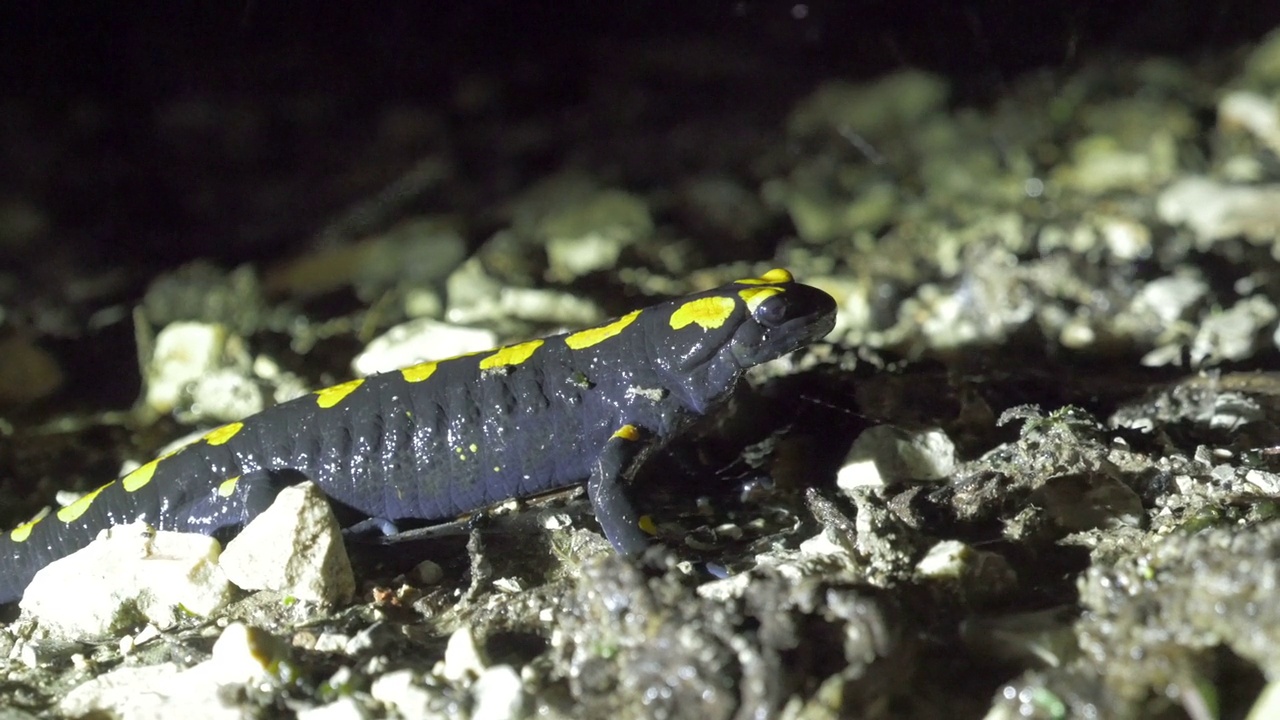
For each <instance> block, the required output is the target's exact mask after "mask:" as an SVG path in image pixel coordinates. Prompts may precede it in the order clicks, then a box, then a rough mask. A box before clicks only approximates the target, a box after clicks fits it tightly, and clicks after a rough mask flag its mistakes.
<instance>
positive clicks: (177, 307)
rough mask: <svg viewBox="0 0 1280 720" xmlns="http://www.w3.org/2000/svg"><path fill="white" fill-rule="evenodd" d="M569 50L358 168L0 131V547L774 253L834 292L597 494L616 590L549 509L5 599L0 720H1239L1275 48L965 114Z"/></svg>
mask: <svg viewBox="0 0 1280 720" xmlns="http://www.w3.org/2000/svg"><path fill="white" fill-rule="evenodd" d="M599 56H600V58H601V61H600V65H599V68H598V69H597V71H596V72H595V73H594V74H593V75H592V82H591V83H589V84H588V85H587V86H586V87H585V89H583V90H581V94H580V95H577V96H575V97H574V98H573V99H572V101H571V102H565V103H563V104H559V105H556V108H557V109H556V111H555V112H549V111H545V110H543V109H542V106H541V105H538V104H537V103H533V102H532V101H529V100H528V98H525V97H523V96H522V95H521V93H520V92H519V89H520V86H519V84H518V83H508V82H505V81H503V80H501V78H502V77H503V76H501V75H495V74H486V73H483V72H477V73H476V74H475V75H474V76H466V75H465V74H460V75H461V79H458V80H457V81H456V83H455V84H454V85H453V86H452V88H451V94H449V96H448V101H447V102H445V103H441V104H427V103H423V104H412V103H402V104H400V105H396V106H389V107H382V108H379V109H378V111H377V113H376V123H371V124H369V125H367V126H364V130H365V131H366V132H365V134H363V135H361V134H359V133H356V132H354V129H353V127H352V126H351V124H350V123H349V122H348V119H347V118H345V117H344V116H343V115H342V113H341V112H340V110H341V107H342V106H340V105H335V104H332V103H331V102H329V103H327V102H326V98H327V97H328V95H327V94H326V92H325V91H323V90H316V89H308V90H299V91H298V92H296V93H294V94H291V95H286V96H284V97H278V98H274V99H271V100H262V99H260V98H248V99H245V98H235V97H232V96H230V95H227V94H221V95H218V94H210V95H208V96H204V95H194V96H177V95H175V96H173V97H171V98H170V99H169V100H168V101H167V102H165V103H160V104H158V105H156V106H155V107H152V108H150V109H149V110H148V112H147V113H146V114H144V115H140V116H130V115H128V114H125V113H123V112H122V111H121V109H120V107H119V106H118V105H108V106H102V105H97V104H94V103H90V102H85V103H82V104H80V105H78V106H74V107H72V108H70V110H71V112H69V113H66V114H61V115H58V116H57V122H52V121H51V118H50V117H49V116H45V115H42V114H41V112H40V111H39V106H38V105H35V104H31V103H26V102H24V101H22V100H20V99H14V100H10V101H8V102H7V103H6V104H5V105H4V106H3V107H0V117H3V119H4V121H5V122H4V125H5V129H4V131H3V135H2V136H0V147H3V152H4V156H5V157H6V165H7V166H8V167H9V168H10V169H9V170H8V171H7V173H8V174H9V175H10V176H11V177H10V181H11V184H10V186H9V188H8V189H7V191H6V193H5V194H4V196H3V198H2V199H0V248H2V250H3V252H4V254H5V255H6V256H7V257H9V258H10V259H11V261H12V262H11V263H10V267H9V269H0V358H2V362H0V489H2V492H3V497H4V498H5V499H4V502H3V506H2V508H0V520H2V521H3V524H4V525H6V526H14V525H17V524H18V523H20V522H23V521H24V520H26V519H28V518H30V517H32V516H33V515H35V514H36V513H37V512H39V511H40V509H41V508H42V507H46V506H48V505H49V504H50V503H53V502H54V501H55V495H57V494H58V493H59V491H63V490H78V491H80V492H83V491H85V490H89V489H92V488H93V487H96V486H98V485H100V484H101V483H102V482H104V481H105V480H107V479H109V478H111V477H115V476H116V475H117V474H118V473H119V472H120V469H121V463H122V462H132V463H134V464H135V465H136V463H138V462H142V461H146V460H147V459H149V458H151V457H154V456H155V455H156V454H158V453H160V452H163V451H164V448H165V446H166V444H167V443H170V442H171V441H174V440H175V439H177V438H179V437H181V436H184V435H188V434H189V433H191V432H193V431H194V432H197V433H202V432H205V431H207V430H208V429H210V428H213V427H216V426H218V425H221V424H223V423H226V422H229V421H232V420H236V419H238V418H240V417H244V416H245V415H248V414H251V413H253V412H256V411H257V410H259V409H261V408H263V407H266V406H269V405H271V404H274V403H276V402H279V401H282V400H285V399H288V398H290V397H296V396H297V395H300V394H302V393H305V392H308V391H310V390H312V389H314V388H317V387H322V386H324V385H327V384H331V383H333V382H336V381H340V380H343V379H345V378H347V377H351V376H352V375H358V374H365V373H369V372H375V371H378V370H382V369H387V368H393V367H398V366H401V365H405V364H409V363H411V362H414V361H415V360H416V359H419V358H422V357H423V356H424V355H429V356H432V357H446V356H450V355H454V354H458V353H461V352H468V351H471V350H475V349H480V348H485V347H491V346H493V345H495V344H500V343H505V342H509V341H516V340H520V339H523V338H528V337H531V336H535V335H538V334H542V333H545V332H551V331H556V330H559V329H562V328H577V327H585V326H589V325H591V324H593V323H598V322H600V321H601V320H603V319H605V318H608V317H611V316H615V315H617V314H620V313H622V312H626V311H628V310H631V309H634V308H637V307H642V306H644V305H646V304H649V303H651V302H654V301H656V300H657V299H661V298H667V297H671V296H675V295H680V294H683V293H687V292H691V291H694V290H699V289H704V288H708V287H713V286H715V285H717V284H719V283H721V282H725V281H728V280H732V279H734V278H738V277H743V276H748V275H754V274H758V273H760V272H762V271H764V270H767V269H768V268H770V267H777V266H782V267H787V268H789V269H790V270H791V271H792V272H793V273H794V274H795V275H796V276H797V277H798V278H799V279H801V280H802V281H804V282H807V283H811V284H814V285H817V286H819V287H821V288H823V289H825V290H826V291H828V292H829V293H831V294H832V295H833V296H834V297H835V298H836V299H837V301H838V303H839V308H840V317H839V321H838V323H837V326H836V329H835V330H834V331H833V332H832V333H831V335H830V336H828V337H827V338H826V339H825V341H823V342H821V343H819V344H817V345H815V346H812V347H809V348H807V349H805V350H802V351H801V352H798V353H796V354H795V355H793V356H791V357H789V358H786V359H783V360H780V361H776V362H774V363H770V364H768V365H766V366H762V367H760V368H757V369H756V370H754V371H753V372H752V373H751V375H750V388H749V389H745V390H744V391H743V392H741V393H739V394H738V396H736V397H735V399H734V401H733V402H732V403H731V404H730V406H729V407H728V408H727V409H726V411H725V413H723V414H722V416H720V417H718V418H716V419H715V421H714V422H709V423H707V424H706V426H705V427H701V428H699V429H698V431H697V432H696V433H692V434H691V435H690V436H688V437H684V438H681V439H679V440H678V441H677V442H675V443H673V445H672V446H671V447H670V448H669V449H668V452H667V453H665V454H664V456H663V457H661V458H658V459H657V460H655V461H654V462H653V463H651V464H650V467H647V468H646V471H645V472H644V473H643V474H642V475H641V477H639V478H637V483H638V484H639V485H640V491H639V492H638V493H637V494H638V496H639V498H640V500H639V502H640V504H641V506H642V509H643V510H644V511H645V512H647V513H649V514H651V515H652V516H653V517H654V518H655V519H656V520H657V522H658V527H657V534H658V536H659V538H661V539H662V540H663V541H664V542H665V544H666V545H667V546H668V547H669V548H670V549H671V553H670V554H669V556H668V558H667V559H666V561H665V565H664V566H663V567H660V568H654V567H645V568H638V567H636V566H633V565H632V564H629V563H627V562H625V561H623V560H621V559H619V558H618V557H616V556H615V555H614V554H613V552H612V551H611V550H610V548H609V546H608V544H607V543H606V542H605V541H604V540H603V538H602V537H601V536H600V534H599V532H598V527H597V526H596V525H595V523H594V520H593V519H592V518H591V516H590V511H589V507H588V506H587V503H586V499H585V495H584V494H583V493H582V492H581V491H576V492H568V493H561V494H559V495H556V496H553V497H550V498H542V499H539V500H537V501H535V502H530V503H511V504H508V505H507V506H504V507H501V508H495V509H494V511H493V512H492V513H491V514H490V515H491V517H488V518H487V519H485V520H484V521H482V522H473V523H469V524H461V525H458V526H456V527H453V528H451V529H450V530H451V531H450V532H446V533H444V534H443V536H442V537H429V538H427V539H423V540H418V541H414V542H412V543H405V544H401V545H397V546H395V547H394V548H393V549H392V550H388V549H386V548H382V547H365V546H360V545H359V544H354V545H353V544H348V547H347V552H346V553H341V552H340V551H339V552H338V554H339V555H340V556H341V557H337V558H336V559H335V557H333V556H331V555H328V554H326V555H325V558H326V559H325V561H324V562H323V563H320V565H322V567H320V568H319V569H318V570H317V573H318V577H308V579H306V580H302V581H299V584H298V585H292V586H287V587H274V588H268V589H261V590H251V589H246V588H247V586H249V583H248V582H245V583H243V584H241V585H239V586H238V587H234V586H230V585H219V586H218V587H217V588H216V589H215V590H208V589H203V590H199V591H193V592H200V593H205V594H202V595H200V596H199V597H200V598H201V599H200V600H199V601H195V600H191V599H189V596H184V597H187V598H188V599H184V600H183V601H182V602H180V603H178V604H176V605H174V606H172V607H169V608H168V609H166V610H163V611H158V612H154V613H147V612H142V611H140V610H139V609H138V607H137V606H136V603H135V604H134V605H130V606H128V607H125V608H108V609H106V610H105V611H101V612H102V615H101V616H100V617H99V616H95V618H94V619H92V620H86V619H84V618H83V617H80V616H77V615H76V612H77V609H79V608H82V607H83V608H88V607H89V606H91V605H92V603H89V602H87V600H86V599H85V598H86V597H88V596H89V595H90V594H93V593H97V592H101V591H100V590H98V589H95V587H93V586H86V587H81V586H78V585H74V586H73V585H72V581H71V580H68V581H66V583H65V584H62V583H60V584H59V585H58V586H56V587H55V588H54V590H53V595H54V598H55V600H56V599H59V598H61V599H62V600H63V601H65V600H68V599H69V600H71V602H70V603H66V602H63V603H62V604H63V605H64V606H65V605H70V609H69V612H70V613H71V617H70V619H68V616H67V615H66V614H65V613H66V612H68V609H67V608H65V607H63V608H61V609H58V610H56V611H48V612H49V613H51V614H48V615H46V614H42V613H43V612H45V611H42V610H39V609H35V608H32V609H29V610H28V611H24V612H23V613H21V614H20V615H19V613H18V612H17V610H16V608H10V612H9V614H8V615H7V616H5V618H6V619H7V620H8V621H9V622H8V623H7V624H6V625H4V626H3V627H0V718H5V719H7V718H25V717H30V716H50V715H52V716H57V715H67V716H83V715H87V714H91V713H105V715H106V716H116V717H160V716H161V714H162V713H163V714H164V715H165V716H166V717H172V716H173V713H174V712H179V710H178V709H179V708H181V711H180V712H181V716H183V717H187V716H191V713H192V712H195V710H193V709H192V708H195V709H198V710H199V711H200V712H202V713H203V715H201V716H206V717H211V718H212V717H244V716H261V717H278V716H280V715H282V714H283V715H286V716H287V715H291V714H296V715H298V716H299V717H310V718H330V717H334V718H336V717H353V718H360V717H384V716H385V717H410V718H413V717H468V716H469V717H473V718H507V717H511V718H515V717H531V716H538V717H607V716H613V717H620V718H632V717H635V718H640V717H655V718H663V717H667V718H705V719H708V720H710V719H711V718H765V717H779V718H809V719H818V718H837V717H884V718H891V717H892V718H897V717H918V718H954V717H984V716H985V717H989V718H1006V717H1008V718H1015V717H1017V718H1027V717H1034V718H1066V717H1106V718H1125V717H1157V718H1165V717H1168V718H1177V717H1191V718H1197V719H1199V718H1220V717H1221V718H1232V717H1253V718H1266V717H1278V716H1280V699H1276V698H1275V694H1276V692H1277V691H1276V689H1275V687H1276V686H1275V684H1274V681H1275V680H1276V679H1277V678H1278V677H1280V600H1277V599H1276V598H1277V597H1280V595H1278V594H1277V592H1276V588H1277V585H1280V520H1278V519H1277V517H1276V515H1277V498H1280V372H1276V368H1277V367H1278V363H1277V361H1278V360H1280V329H1278V324H1280V311H1278V308H1277V303H1278V302H1280V300H1278V299H1277V298H1280V32H1277V33H1272V34H1270V35H1267V36H1265V37H1262V38H1261V39H1260V40H1258V41H1257V42H1253V43H1248V44H1241V45H1238V46H1234V47H1232V48H1228V49H1223V50H1216V49H1215V50H1213V51H1212V52H1203V53H1199V54H1198V55H1197V56H1196V57H1170V56H1167V55H1166V56H1156V55H1143V54H1138V53H1114V54H1099V55H1098V56H1096V57H1078V58H1074V59H1073V60H1072V61H1071V62H1069V63H1067V62H1064V63H1062V64H1059V65H1057V66H1055V67H1053V68H1051V69H1038V70H1029V71H1026V72H1022V73H1019V74H1017V75H1016V76H1015V77H1012V78H1010V79H1008V80H1006V81H1003V82H1001V83H1000V84H999V86H998V92H993V93H990V94H988V95H987V96H985V97H975V96H973V94H972V93H970V92H969V89H968V87H967V86H965V85H963V84H962V83H960V82H958V81H957V80H956V79H955V78H953V77H951V76H949V75H947V74H946V73H944V72H941V71H938V70H932V71H926V70H917V69H908V68H906V67H903V66H899V67H897V68H896V69H889V70H886V71H884V72H877V73H875V74H874V75H867V76H856V75H854V74H850V75H849V76H845V77H842V76H837V75H834V74H833V75H831V76H826V77H813V78H809V79H808V82H806V83H804V84H801V85H795V86H787V87H788V89H789V90H790V92H787V91H784V90H782V89H780V88H779V85H785V83H781V82H780V79H781V78H785V77H786V75H785V73H784V72H780V71H779V69H778V68H772V67H770V66H769V62H768V55H767V52H764V51H759V52H755V53H752V52H743V51H742V50H741V48H737V47H733V46H730V45H726V44H722V43H718V42H714V41H711V40H708V39H707V38H701V39H690V38H684V39H682V40H680V41H676V40H670V39H668V40H666V41H664V43H662V44H657V43H645V44H642V43H637V44H635V45H627V46H620V47H618V46H614V47H603V46H602V47H600V48H599ZM526 69H527V68H526ZM542 70H545V68H543V69H542ZM512 72H513V73H514V74H518V69H517V70H513V71H512ZM762 78H763V79H762ZM757 85H761V86H763V87H761V88H756V86H757ZM672 86H675V87H677V88H679V89H680V93H674V92H672V91H671V87H672ZM539 87H542V88H543V89H544V90H545V88H546V87H547V86H546V85H542V86H539ZM757 90H758V92H757ZM522 102H526V103H529V107H528V108H526V107H524V106H522V105H521V103H522ZM521 110H527V112H521ZM132 134H138V135H142V136H145V137H146V138H147V140H146V143H145V144H144V145H145V147H147V148H149V149H150V152H151V153H152V154H151V155H150V156H148V157H147V158H146V159H145V160H140V159H139V156H137V155H136V154H130V153H126V152H121V153H117V152H116V151H115V150H113V149H112V148H113V147H114V146H112V145H111V142H107V141H112V142H114V141H119V142H125V140H122V139H121V138H126V139H127V138H128V137H129V136H131V135H132ZM124 146H125V147H128V148H133V147H135V146H134V145H129V144H128V143H127V142H125V145H124ZM84 148H88V149H87V150H84ZM140 168H145V171H144V170H143V169H140ZM140 177H147V178H156V177H159V178H162V182H161V183H159V184H157V185H156V186H154V187H153V188H152V192H151V194H146V193H145V192H141V191H140V193H139V194H135V195H134V197H133V199H132V204H131V203H130V201H128V200H126V199H122V198H121V196H120V195H112V196H111V197H112V201H111V203H109V205H110V206H109V207H103V206H101V205H100V204H98V203H97V202H96V200H95V195H94V193H93V192H91V191H92V190H93V188H96V187H112V186H113V183H114V184H116V185H123V186H125V187H133V186H134V185H135V184H137V183H138V179H139V178H140ZM192 218H197V219H201V221H200V222H193V221H192V220H191V219H192ZM140 219H145V220H146V221H147V222H142V221H141V220H140ZM135 222H138V223H139V224H138V225H137V226H134V225H132V224H131V223H135ZM281 236H291V237H293V238H295V239H294V240H293V241H290V242H279V241H277V240H275V239H277V238H279V237H281ZM73 497H74V496H72V498H73ZM61 499H63V500H67V499H69V498H67V497H63V498H61ZM299 502H304V500H300V501H299ZM308 507H314V506H308ZM315 512H316V513H319V515H311V514H308V513H310V511H308V512H306V513H304V512H303V511H301V510H296V511H290V512H289V513H286V514H287V515H288V516H289V518H292V519H293V520H294V521H297V518H299V517H307V518H311V517H315V518H318V519H316V520H314V525H311V526H307V527H312V528H319V529H315V530H314V533H321V532H322V531H331V530H332V529H333V528H328V527H327V526H326V525H325V523H327V522H328V520H326V519H325V517H327V516H325V515H324V513H325V510H324V505H323V503H321V504H320V505H319V508H318V509H315ZM289 518H286V519H289ZM278 532H279V533H280V534H279V535H278V536H271V537H273V538H275V537H278V538H279V539H271V540H262V539H257V540H255V542H256V543H257V544H258V545H259V546H270V547H276V546H279V547H281V548H283V549H284V550H285V552H286V555H287V554H288V552H296V553H300V554H303V555H305V554H306V553H307V552H309V551H308V548H314V545H305V546H302V547H299V548H294V547H293V545H294V542H295V541H294V540H291V538H297V537H299V534H300V533H303V532H304V531H303V530H299V529H298V527H296V526H294V525H287V524H286V527H284V529H281V530H279V531H278ZM305 532H306V534H308V535H307V536H308V537H311V535H310V534H309V533H312V532H313V531H312V530H306V531H305ZM255 537H259V536H255ZM131 542H136V535H135V537H134V540H132V541H131ZM309 542H310V541H309ZM329 542H330V543H331V545H332V544H333V543H332V541H329ZM337 545H340V543H338V544H337ZM326 547H329V546H326ZM128 552H129V551H126V553H125V554H128ZM199 552H200V553H203V555H201V557H203V558H207V556H208V553H209V550H207V549H202V550H200V551H199ZM227 552H228V554H231V553H232V550H231V549H230V548H228V551H227ZM328 552H329V551H328V550H326V553H328ZM214 553H215V555H216V550H215V551H214ZM348 555H349V558H348V557H347V556H348ZM281 562H283V561H281ZM58 588H65V589H63V590H61V591H59V589H58ZM184 592H185V591H184ZM208 593H214V596H213V597H212V599H210V597H211V596H210V595H209V594H208ZM197 602H199V603H202V604H198V605H197V604H196V603H197ZM197 610H198V611H197ZM53 613H62V614H53Z"/></svg>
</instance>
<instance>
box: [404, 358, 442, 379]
mask: <svg viewBox="0 0 1280 720" xmlns="http://www.w3.org/2000/svg"><path fill="white" fill-rule="evenodd" d="M437 365H439V363H437V362H435V361H432V362H424V363H418V364H417V365H410V366H409V367H407V368H404V369H402V370H401V371H400V374H401V375H403V376H404V379H405V381H406V382H422V381H423V380H426V379H427V378H429V377H431V376H432V375H434V374H435V372H436V366H437Z"/></svg>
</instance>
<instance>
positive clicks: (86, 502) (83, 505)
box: [57, 461, 154, 523]
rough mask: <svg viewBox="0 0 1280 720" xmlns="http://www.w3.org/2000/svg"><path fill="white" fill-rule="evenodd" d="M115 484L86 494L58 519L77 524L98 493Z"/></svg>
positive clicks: (62, 510) (61, 512)
mask: <svg viewBox="0 0 1280 720" xmlns="http://www.w3.org/2000/svg"><path fill="white" fill-rule="evenodd" d="M153 462H154V461H153ZM113 484H114V482H109V483H107V484H106V485H103V486H102V487H100V488H98V489H97V490H94V491H93V492H91V493H85V495H84V496H83V497H81V498H80V499H79V500H77V501H75V502H73V503H71V504H70V505H68V506H66V507H64V508H62V509H61V510H59V511H58V513H57V515H58V519H59V520H61V521H62V522H64V523H70V522H75V520H76V518H79V517H80V516H81V515H83V514H84V511H85V510H88V509H89V506H90V505H92V504H93V500H94V498H96V497H98V493H100V492H102V491H103V490H106V489H107V488H109V487H111V486H112V485H113Z"/></svg>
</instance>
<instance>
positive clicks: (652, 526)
mask: <svg viewBox="0 0 1280 720" xmlns="http://www.w3.org/2000/svg"><path fill="white" fill-rule="evenodd" d="M636 524H637V525H639V526H640V529H641V530H643V531H644V532H647V533H649V534H650V535H657V534H658V523H656V522H654V521H653V518H652V517H649V516H648V515H641V516H640V520H639V522H637V523H636Z"/></svg>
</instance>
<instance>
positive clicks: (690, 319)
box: [671, 295, 737, 330]
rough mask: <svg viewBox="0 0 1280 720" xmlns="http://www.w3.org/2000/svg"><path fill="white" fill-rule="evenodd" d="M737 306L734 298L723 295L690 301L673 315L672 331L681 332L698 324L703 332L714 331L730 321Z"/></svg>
mask: <svg viewBox="0 0 1280 720" xmlns="http://www.w3.org/2000/svg"><path fill="white" fill-rule="evenodd" d="M736 306H737V303H735V302H734V301H733V298H728V297H724V296H723V295H716V296H713V297H704V298H698V299H697V300H690V301H689V302H687V303H685V304H683V305H681V306H680V307H678V308H676V311H675V312H673V313H671V329H672V330H679V329H680V328H683V327H686V326H688V325H692V324H694V323H697V324H698V326H699V327H701V328H702V329H703V330H714V329H715V328H718V327H720V326H721V325H723V324H724V321H725V320H728V319H729V316H730V315H732V314H733V309H734V308H735V307H736Z"/></svg>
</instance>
